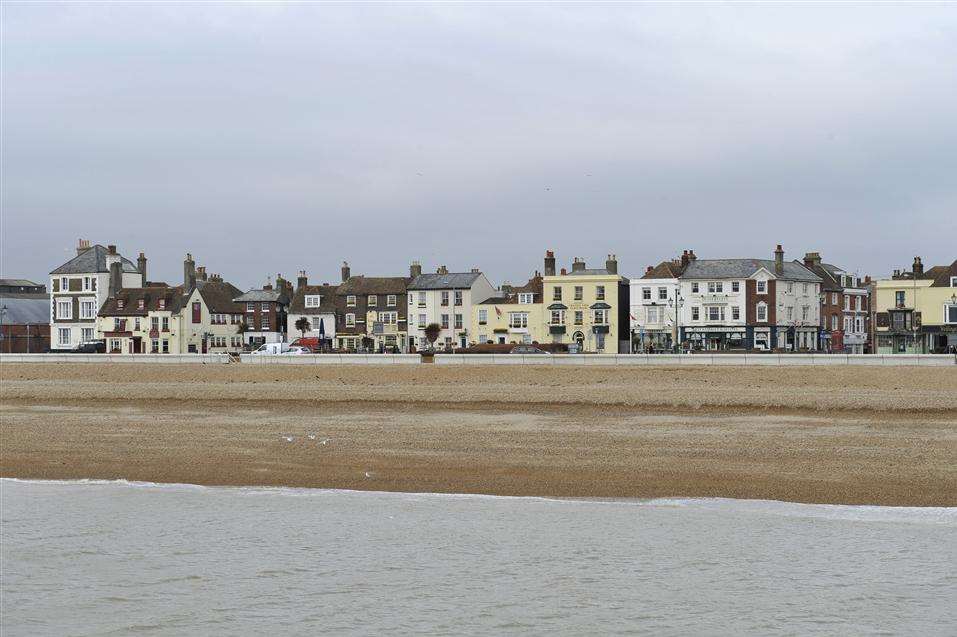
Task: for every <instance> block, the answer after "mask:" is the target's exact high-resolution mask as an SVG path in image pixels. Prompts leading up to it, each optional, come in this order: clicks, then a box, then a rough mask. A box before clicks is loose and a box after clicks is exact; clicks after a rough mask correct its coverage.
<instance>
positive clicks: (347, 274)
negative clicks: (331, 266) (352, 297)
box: [341, 261, 352, 283]
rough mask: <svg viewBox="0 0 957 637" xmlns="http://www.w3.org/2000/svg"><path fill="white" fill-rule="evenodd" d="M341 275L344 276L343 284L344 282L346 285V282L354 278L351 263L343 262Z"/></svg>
mask: <svg viewBox="0 0 957 637" xmlns="http://www.w3.org/2000/svg"><path fill="white" fill-rule="evenodd" d="M341 274H342V282H343V283H345V282H346V281H348V280H349V277H350V276H352V270H350V269H349V262H348V261H343V262H342V272H341Z"/></svg>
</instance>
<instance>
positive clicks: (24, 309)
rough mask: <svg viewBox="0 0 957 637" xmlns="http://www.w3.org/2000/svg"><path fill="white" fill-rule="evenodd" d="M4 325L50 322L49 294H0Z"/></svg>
mask: <svg viewBox="0 0 957 637" xmlns="http://www.w3.org/2000/svg"><path fill="white" fill-rule="evenodd" d="M0 307H5V308H6V312H4V313H3V324H4V325H36V324H38V323H43V324H48V323H49V322H50V295H49V294H21V293H15V294H0Z"/></svg>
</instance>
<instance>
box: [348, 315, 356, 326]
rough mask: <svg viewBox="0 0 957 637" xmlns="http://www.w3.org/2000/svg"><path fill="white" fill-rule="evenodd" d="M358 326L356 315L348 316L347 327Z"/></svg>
mask: <svg viewBox="0 0 957 637" xmlns="http://www.w3.org/2000/svg"><path fill="white" fill-rule="evenodd" d="M355 326H356V315H355V314H353V313H352V312H350V313H348V314H346V327H355Z"/></svg>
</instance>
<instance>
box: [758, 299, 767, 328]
mask: <svg viewBox="0 0 957 637" xmlns="http://www.w3.org/2000/svg"><path fill="white" fill-rule="evenodd" d="M757 315H758V322H760V323H766V322H767V320H768V306H767V304H765V303H758V307H757Z"/></svg>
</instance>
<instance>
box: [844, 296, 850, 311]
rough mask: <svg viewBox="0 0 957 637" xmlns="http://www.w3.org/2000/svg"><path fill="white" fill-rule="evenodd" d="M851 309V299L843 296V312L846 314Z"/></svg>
mask: <svg viewBox="0 0 957 637" xmlns="http://www.w3.org/2000/svg"><path fill="white" fill-rule="evenodd" d="M850 309H851V297H850V296H847V295H846V294H845V295H844V311H845V312H847V311H848V310H850Z"/></svg>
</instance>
